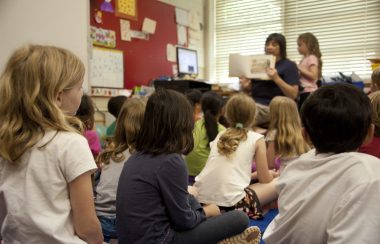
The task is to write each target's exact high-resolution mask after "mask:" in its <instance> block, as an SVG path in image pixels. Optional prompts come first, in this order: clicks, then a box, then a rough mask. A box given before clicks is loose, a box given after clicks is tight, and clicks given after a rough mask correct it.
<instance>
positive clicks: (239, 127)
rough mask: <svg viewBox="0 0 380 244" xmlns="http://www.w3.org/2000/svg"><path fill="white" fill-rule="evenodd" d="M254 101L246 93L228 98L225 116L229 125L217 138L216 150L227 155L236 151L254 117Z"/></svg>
mask: <svg viewBox="0 0 380 244" xmlns="http://www.w3.org/2000/svg"><path fill="white" fill-rule="evenodd" d="M255 113H256V104H255V101H254V100H253V99H252V98H251V97H249V96H248V95H246V94H243V93H238V94H236V95H233V96H232V97H231V98H230V99H228V101H227V103H226V107H225V116H226V119H227V121H228V123H229V125H230V128H228V129H227V130H226V131H225V132H224V133H223V134H222V135H221V136H220V137H219V140H218V144H217V146H218V152H219V153H220V154H222V155H225V156H229V155H230V154H232V153H233V152H235V151H236V149H237V147H238V146H239V143H240V141H245V140H246V139H247V133H248V130H249V128H251V127H252V125H253V123H254V119H255Z"/></svg>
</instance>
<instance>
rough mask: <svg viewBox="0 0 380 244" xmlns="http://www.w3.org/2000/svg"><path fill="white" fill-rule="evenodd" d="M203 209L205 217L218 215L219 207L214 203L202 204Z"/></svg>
mask: <svg viewBox="0 0 380 244" xmlns="http://www.w3.org/2000/svg"><path fill="white" fill-rule="evenodd" d="M203 211H205V214H206V217H207V218H209V217H213V216H217V215H220V209H219V207H218V206H216V205H215V204H208V205H205V206H203Z"/></svg>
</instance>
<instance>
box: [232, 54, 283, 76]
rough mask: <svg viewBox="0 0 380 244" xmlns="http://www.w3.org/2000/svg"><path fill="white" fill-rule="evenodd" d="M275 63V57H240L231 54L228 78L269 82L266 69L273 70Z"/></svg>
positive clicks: (263, 55)
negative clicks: (244, 78)
mask: <svg viewBox="0 0 380 244" xmlns="http://www.w3.org/2000/svg"><path fill="white" fill-rule="evenodd" d="M275 63H276V57H275V56H273V55H266V54H260V55H241V54H238V53H233V54H230V56H229V76H230V77H246V78H249V79H260V80H270V78H269V76H268V75H267V72H266V69H267V68H274V66H275Z"/></svg>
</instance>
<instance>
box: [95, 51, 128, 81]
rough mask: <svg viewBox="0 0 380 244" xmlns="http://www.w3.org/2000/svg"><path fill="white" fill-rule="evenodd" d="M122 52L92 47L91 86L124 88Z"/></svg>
mask: <svg viewBox="0 0 380 244" xmlns="http://www.w3.org/2000/svg"><path fill="white" fill-rule="evenodd" d="M123 63H124V58H123V51H120V50H114V49H112V50H111V49H107V48H99V47H94V48H93V49H92V58H91V75H90V84H91V86H98V87H112V88H124V64H123Z"/></svg>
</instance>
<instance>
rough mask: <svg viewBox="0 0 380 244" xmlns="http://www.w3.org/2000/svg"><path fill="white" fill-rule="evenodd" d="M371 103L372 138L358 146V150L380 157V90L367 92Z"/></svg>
mask: <svg viewBox="0 0 380 244" xmlns="http://www.w3.org/2000/svg"><path fill="white" fill-rule="evenodd" d="M369 99H370V100H371V105H372V123H373V124H374V125H375V134H374V137H373V140H372V141H371V142H370V143H369V144H366V145H362V146H361V147H360V148H359V152H362V153H367V154H370V155H373V156H375V157H378V158H380V91H376V92H373V93H371V94H369Z"/></svg>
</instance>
